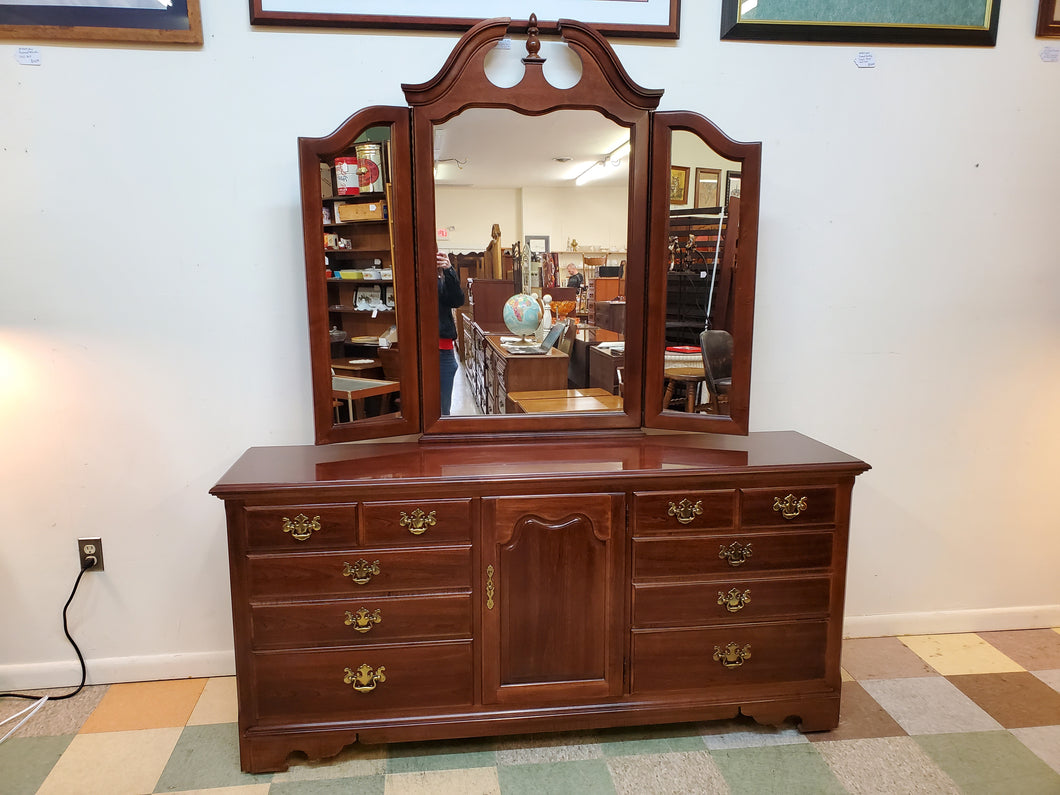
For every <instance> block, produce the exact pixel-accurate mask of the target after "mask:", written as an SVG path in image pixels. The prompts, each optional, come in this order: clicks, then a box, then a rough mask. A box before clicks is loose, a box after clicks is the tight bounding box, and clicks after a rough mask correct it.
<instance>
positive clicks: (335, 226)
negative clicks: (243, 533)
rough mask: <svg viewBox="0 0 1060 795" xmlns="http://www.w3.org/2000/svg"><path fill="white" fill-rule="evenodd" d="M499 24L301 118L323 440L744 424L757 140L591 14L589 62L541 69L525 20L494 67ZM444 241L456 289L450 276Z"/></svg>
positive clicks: (566, 30) (578, 30)
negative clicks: (680, 93)
mask: <svg viewBox="0 0 1060 795" xmlns="http://www.w3.org/2000/svg"><path fill="white" fill-rule="evenodd" d="M507 25H508V21H507V20H503V19H501V20H490V21H487V22H484V23H480V24H479V25H477V26H475V27H474V28H472V29H471V30H470V31H469V32H468V33H467V34H466V35H465V36H464V37H463V38H462V39H461V40H460V42H459V43H458V44H457V46H456V48H455V49H454V51H453V54H452V55H451V56H450V57H449V59H448V61H447V62H446V64H445V65H444V66H443V68H442V70H441V71H440V72H439V73H438V74H437V75H436V76H435V77H434V78H433V79H432V80H430V81H428V82H426V83H421V84H417V85H405V86H404V87H403V88H404V90H405V95H406V99H407V100H408V102H409V105H410V108H397V107H395V108H380V107H376V108H369V109H366V110H364V111H361V112H359V113H357V114H355V115H354V116H352V117H351V118H350V119H348V120H347V121H346V122H345V123H344V124H343V125H342V126H341V127H340V128H339V129H338V130H336V131H335V132H334V133H332V135H330V136H328V137H327V138H321V139H309V138H304V139H300V156H301V173H302V186H303V190H302V201H303V224H304V229H305V241H306V268H307V271H306V272H307V284H308V294H309V316H310V337H311V354H312V364H313V387H314V406H315V419H316V429H317V441H318V443H321V442H333V441H347V440H355V439H366V438H374V437H381V436H392V435H398V434H408V433H417V432H422V433H424V434H425V435H427V436H437V437H439V438H444V437H446V436H450V435H459V436H464V435H466V434H478V433H487V434H488V433H502V434H507V433H538V432H558V433H567V432H573V431H578V430H594V429H595V430H618V429H635V428H639V427H642V426H643V427H659V428H671V429H685V430H699V431H707V432H719V433H746V432H747V424H748V418H747V412H748V398H749V391H750V361H751V330H752V325H753V310H754V273H755V254H756V243H757V223H758V184H759V165H760V146H759V145H758V144H740V143H736V142H734V141H732V140H730V139H729V138H727V137H726V136H725V135H724V134H722V133H721V132H720V130H718V129H717V128H716V127H715V126H714V125H713V124H712V123H711V122H709V121H708V120H707V119H705V118H704V117H702V116H700V115H698V114H695V113H688V112H659V111H656V110H655V108H656V106H657V104H658V102H659V99H660V97H661V94H662V92H661V91H656V90H651V89H645V88H642V87H640V86H638V85H637V84H636V83H634V82H633V81H632V80H631V79H630V78H629V76H628V75H627V74H626V73H625V71H624V70H623V69H622V67H621V64H620V63H619V62H618V60H617V57H616V56H615V54H614V52H613V51H612V50H611V48H610V47H609V45H608V44H607V42H606V41H605V40H604V39H603V38H602V37H601V36H599V34H597V33H596V31H595V30H593V29H592V28H590V27H588V26H585V25H581V24H580V23H575V22H566V23H563V26H562V29H561V31H560V35H561V39H562V42H563V44H565V45H566V46H567V47H568V48H569V52H570V53H571V54H572V55H573V58H574V59H575V60H576V61H577V64H578V66H579V72H580V74H579V75H578V76H577V78H576V82H575V83H574V84H572V85H566V86H562V87H559V88H557V87H555V86H553V85H552V84H551V83H550V82H549V80H548V79H546V77H545V70H544V69H543V64H544V60H543V59H541V58H540V56H539V55H538V49H539V47H540V43H539V42H537V41H536V38H535V37H534V36H533V35H532V34H531V36H530V38H529V40H528V42H527V57H526V58H524V59H523V61H522V68H523V70H524V73H523V74H522V75H521V78H520V79H516V80H514V81H512V84H509V85H496V84H495V83H494V82H493V81H491V79H490V77H488V76H487V75H486V68H485V64H486V62H487V60H488V59H489V58H490V57H491V54H495V53H493V51H494V49H495V48H496V46H497V43H498V42H499V41H500V40H502V39H504V38H505V36H506V31H507ZM439 251H440V252H442V253H443V254H446V255H448V259H449V262H450V263H451V264H452V266H453V275H455V276H456V278H457V279H458V281H459V284H460V286H461V288H462V290H463V293H464V298H465V302H464V305H463V306H461V307H460V308H458V309H456V310H450V309H447V308H445V307H444V306H440V304H439V300H438V298H437V296H438V294H439V284H440V281H439V280H440V278H441V277H440V275H439V273H440V272H439V270H438V263H437V261H436V253H437V252H439ZM517 296H525V297H524V298H516V297H517ZM448 312H453V319H454V323H453V324H449V327H450V328H455V336H456V339H455V340H454V344H453V350H452V351H448V349H447V347H446V340H444V339H442V340H440V339H439V335H440V333H444V332H443V331H442V330H443V329H445V328H446V327H447V324H445V323H442V324H440V323H439V318H440V315H441V313H448ZM450 335H452V332H451V333H450ZM436 351H437V352H436ZM449 355H451V356H453V357H454V358H455V360H456V362H457V363H458V369H457V372H456V376H455V379H454V388H453V393H452V394H453V398H452V409H451V413H450V414H448V415H443V413H442V409H441V405H442V401H441V399H440V392H439V390H440V385H441V384H442V383H443V380H442V377H441V371H442V370H443V369H444V368H443V367H441V366H440V363H443V364H444V362H445V357H446V356H449Z"/></svg>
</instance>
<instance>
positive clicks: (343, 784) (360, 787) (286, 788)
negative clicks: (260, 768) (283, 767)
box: [269, 776, 386, 795]
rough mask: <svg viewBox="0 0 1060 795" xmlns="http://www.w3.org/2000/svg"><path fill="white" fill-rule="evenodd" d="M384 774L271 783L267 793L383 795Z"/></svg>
mask: <svg viewBox="0 0 1060 795" xmlns="http://www.w3.org/2000/svg"><path fill="white" fill-rule="evenodd" d="M385 789H386V776H359V777H357V778H332V779H323V780H322V779H317V780H314V781H285V782H281V783H273V784H272V785H271V786H270V787H269V795H383V792H384V790H385Z"/></svg>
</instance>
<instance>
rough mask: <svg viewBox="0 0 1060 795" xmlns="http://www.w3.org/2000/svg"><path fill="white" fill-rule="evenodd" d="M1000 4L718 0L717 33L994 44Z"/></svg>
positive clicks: (968, 0)
mask: <svg viewBox="0 0 1060 795" xmlns="http://www.w3.org/2000/svg"><path fill="white" fill-rule="evenodd" d="M1050 3H1051V4H1052V5H1055V0H1042V5H1043V6H1045V5H1047V4H1050ZM1000 7H1001V0H949V1H948V2H944V1H943V0H931V2H928V1H927V0H919V2H911V3H897V2H893V0H858V2H856V3H852V2H849V0H722V6H721V37H722V38H723V39H748V40H754V41H803V42H813V41H832V42H856V43H866V44H868V43H881V44H958V45H970V46H981V47H993V46H994V44H995V42H996V41H997V19H998V11H999V9H1000Z"/></svg>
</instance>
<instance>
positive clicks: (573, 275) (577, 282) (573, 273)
mask: <svg viewBox="0 0 1060 795" xmlns="http://www.w3.org/2000/svg"><path fill="white" fill-rule="evenodd" d="M583 284H585V279H584V278H583V277H582V275H581V274H580V273H578V266H577V265H575V264H574V263H573V262H572V263H570V264H569V265H567V286H568V287H577V288H579V289H580V288H581V286H582V285H583Z"/></svg>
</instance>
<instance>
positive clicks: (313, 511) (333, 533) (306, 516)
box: [244, 503, 358, 551]
mask: <svg viewBox="0 0 1060 795" xmlns="http://www.w3.org/2000/svg"><path fill="white" fill-rule="evenodd" d="M244 516H245V517H246V525H247V548H248V549H250V550H254V551H261V550H271V549H275V550H287V549H298V550H302V549H327V548H329V547H330V548H334V547H349V546H354V545H356V544H357V543H358V538H357V505H356V504H355V503H346V504H342V505H279V506H277V505H270V506H268V507H254V506H250V507H247V508H245V509H244Z"/></svg>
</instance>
